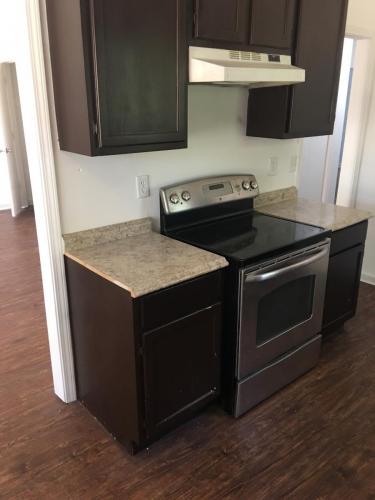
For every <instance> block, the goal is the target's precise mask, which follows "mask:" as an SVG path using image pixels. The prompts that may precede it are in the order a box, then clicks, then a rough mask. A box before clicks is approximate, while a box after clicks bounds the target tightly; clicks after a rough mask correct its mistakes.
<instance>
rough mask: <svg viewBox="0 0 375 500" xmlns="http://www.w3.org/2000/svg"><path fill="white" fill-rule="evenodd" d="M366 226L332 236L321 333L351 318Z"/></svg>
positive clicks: (331, 329) (357, 288)
mask: <svg viewBox="0 0 375 500" xmlns="http://www.w3.org/2000/svg"><path fill="white" fill-rule="evenodd" d="M367 226H368V222H367V221H366V222H362V223H360V224H356V225H355V226H351V227H349V228H346V229H342V230H341V231H336V232H334V233H332V244H331V255H330V261H329V267H328V277H327V289H326V299H325V308H324V317H323V333H329V332H331V331H334V330H337V328H339V327H340V326H342V325H343V323H345V321H347V320H349V319H350V318H352V317H354V316H355V313H356V309H357V300H358V291H359V284H360V279H361V271H362V261H363V255H364V250H365V242H366V235H367Z"/></svg>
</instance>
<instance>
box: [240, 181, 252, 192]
mask: <svg viewBox="0 0 375 500" xmlns="http://www.w3.org/2000/svg"><path fill="white" fill-rule="evenodd" d="M242 187H243V188H244V190H245V191H249V190H250V188H251V184H250V181H243V183H242Z"/></svg>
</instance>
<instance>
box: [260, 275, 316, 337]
mask: <svg viewBox="0 0 375 500" xmlns="http://www.w3.org/2000/svg"><path fill="white" fill-rule="evenodd" d="M314 291H315V275H311V276H304V277H302V278H299V279H296V280H293V281H290V282H288V283H286V284H284V285H282V286H280V287H279V288H276V289H275V290H273V291H272V292H270V293H268V294H267V295H265V296H264V297H262V299H260V302H259V304H258V315H257V316H258V317H257V329H256V332H257V333H256V343H257V345H258V346H260V345H262V344H264V343H266V342H268V341H269V340H271V339H272V338H275V337H277V336H278V335H281V334H283V333H285V332H287V331H288V330H292V329H293V328H295V327H296V326H297V325H300V324H302V323H304V322H305V321H308V320H309V319H310V318H311V316H312V314H313V304H314Z"/></svg>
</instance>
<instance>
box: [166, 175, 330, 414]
mask: <svg viewBox="0 0 375 500" xmlns="http://www.w3.org/2000/svg"><path fill="white" fill-rule="evenodd" d="M258 194H259V188H258V183H257V181H256V179H255V177H254V176H252V175H235V176H224V177H215V178H206V179H199V180H196V181H193V182H189V183H186V184H182V185H177V186H170V187H167V188H164V189H162V190H161V191H160V223H161V232H162V233H163V234H166V235H167V236H169V237H171V238H175V239H178V240H180V241H184V242H186V243H189V244H191V245H195V246H197V247H200V248H204V249H206V250H209V251H210V252H214V253H217V254H220V255H222V256H224V257H226V259H227V260H228V261H229V264H230V266H229V268H228V269H227V270H226V277H225V301H224V332H223V337H224V340H223V349H222V353H223V366H222V368H223V369H222V373H223V380H222V387H223V401H224V403H225V407H226V409H227V410H228V411H229V412H230V413H231V414H233V415H235V416H240V415H241V414H243V413H244V412H246V411H247V410H248V409H250V408H251V407H253V406H255V405H256V404H258V403H259V402H261V401H262V400H264V399H266V398H267V397H269V396H270V395H271V394H273V393H274V392H276V391H277V390H278V389H280V388H281V387H283V386H285V385H287V384H288V383H290V382H292V381H293V380H295V379H296V378H297V377H299V376H300V375H302V374H303V373H305V372H307V371H308V370H310V369H311V368H312V367H314V366H315V365H316V363H317V362H318V359H319V354H320V346H321V336H320V335H319V333H320V331H321V326H322V317H323V304H324V296H325V287H326V277H327V269H328V260H329V250H330V239H329V231H326V230H324V229H321V228H318V227H314V226H309V225H305V224H299V223H296V222H292V221H288V220H284V219H279V218H276V217H272V216H268V215H264V214H261V213H259V212H257V211H256V210H254V199H255V198H256V196H258Z"/></svg>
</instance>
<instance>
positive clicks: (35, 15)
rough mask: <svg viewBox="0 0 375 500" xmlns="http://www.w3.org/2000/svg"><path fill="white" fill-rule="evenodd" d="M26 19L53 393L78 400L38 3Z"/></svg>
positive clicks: (32, 1) (29, 6)
mask: <svg viewBox="0 0 375 500" xmlns="http://www.w3.org/2000/svg"><path fill="white" fill-rule="evenodd" d="M25 4H26V16H27V25H28V26H27V27H28V39H29V49H30V60H31V66H32V73H33V81H32V82H31V85H32V86H33V96H34V103H33V105H34V118H35V123H36V127H35V141H36V146H37V147H36V148H35V154H34V155H33V157H32V158H31V161H30V176H31V183H32V190H33V198H34V209H35V220H36V227H37V234H38V244H39V253H40V262H41V271H42V280H43V291H44V300H45V308H46V317H47V328H48V340H49V348H50V355H51V364H52V375H53V383H54V391H55V393H56V395H57V396H58V397H59V398H60V399H62V400H63V401H64V402H66V403H69V402H72V401H75V400H76V384H75V376H74V361H73V349H72V342H71V334H70V321H69V308H68V298H67V286H66V278H65V269H64V256H63V254H64V246H63V240H62V237H61V233H62V231H61V223H60V212H59V205H58V194H57V183H56V173H55V159H54V153H53V142H52V134H51V123H50V116H49V105H48V93H47V83H46V72H45V63H44V55H43V39H42V25H41V17H40V14H41V12H40V5H39V0H27V1H26V2H25Z"/></svg>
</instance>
